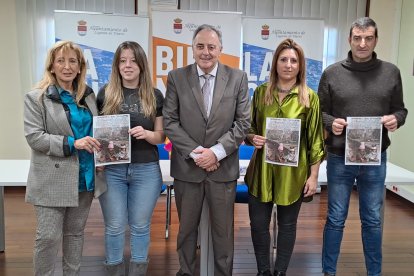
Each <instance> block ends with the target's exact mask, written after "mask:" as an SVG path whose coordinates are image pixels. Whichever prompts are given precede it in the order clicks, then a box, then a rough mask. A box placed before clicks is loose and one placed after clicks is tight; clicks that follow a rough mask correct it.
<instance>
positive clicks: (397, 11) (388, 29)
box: [369, 0, 414, 171]
mask: <svg viewBox="0 0 414 276" xmlns="http://www.w3.org/2000/svg"><path fill="white" fill-rule="evenodd" d="M369 16H370V17H371V18H372V19H374V20H375V22H376V23H377V25H378V33H379V41H378V44H377V47H376V49H375V51H376V52H377V54H378V57H379V58H380V59H382V60H386V61H389V62H392V63H394V64H396V65H397V66H398V68H399V69H400V71H401V78H402V81H403V89H404V102H405V106H406V108H407V109H408V116H407V120H406V123H405V125H404V126H403V127H401V128H400V129H398V130H397V131H396V132H394V133H392V134H390V137H391V147H390V149H389V151H388V153H389V161H391V162H392V163H394V164H396V165H398V166H401V167H403V168H406V169H408V170H410V171H414V162H413V161H412V156H413V155H414V146H413V145H412V137H413V130H414V121H413V115H412V114H413V112H414V110H413V107H414V96H413V93H412V91H413V90H414V76H413V70H414V68H413V66H414V64H413V63H414V46H413V45H414V36H413V31H412V28H413V26H414V1H412V0H371V6H370V13H369Z"/></svg>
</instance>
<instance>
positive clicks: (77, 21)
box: [55, 11, 149, 93]
mask: <svg viewBox="0 0 414 276" xmlns="http://www.w3.org/2000/svg"><path fill="white" fill-rule="evenodd" d="M55 40H56V41H59V40H70V41H73V42H74V43H76V44H78V45H79V46H80V47H81V48H82V49H83V53H84V56H85V59H86V62H87V72H86V80H87V83H88V85H89V86H90V87H92V89H93V91H94V92H95V93H98V91H99V89H100V88H101V87H102V86H103V85H104V84H106V83H107V82H108V81H109V76H110V74H111V68H112V59H113V56H114V53H115V51H116V48H117V47H118V45H119V44H121V43H122V42H124V41H126V40H132V41H136V42H138V44H139V45H141V47H142V48H143V49H144V51H145V53H146V54H147V56H148V41H149V19H148V17H142V16H135V15H114V14H103V13H85V12H75V11H55Z"/></svg>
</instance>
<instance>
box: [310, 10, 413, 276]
mask: <svg viewBox="0 0 414 276" xmlns="http://www.w3.org/2000/svg"><path fill="white" fill-rule="evenodd" d="M348 40H349V44H350V46H351V51H350V52H349V54H348V58H347V59H345V60H343V61H341V62H338V63H335V64H333V65H331V66H329V67H328V68H327V69H326V70H325V71H324V73H323V74H322V78H321V81H320V84H319V89H318V95H319V97H320V103H321V109H322V115H323V123H324V127H325V129H326V131H327V132H328V137H327V140H326V145H327V151H328V158H327V178H328V215H327V219H326V224H325V229H324V236H323V252H322V267H323V271H324V273H325V275H335V273H336V265H337V260H338V256H339V251H340V246H341V241H342V236H343V229H344V225H345V220H346V217H347V214H348V207H349V199H350V195H351V191H352V187H353V185H354V183H355V181H356V183H357V187H358V194H359V207H360V218H361V223H362V243H363V250H364V256H365V264H366V268H367V272H368V275H381V265H382V249H381V248H382V227H381V223H382V222H381V209H382V207H383V203H384V202H383V199H384V192H385V187H384V183H385V175H386V163H387V153H386V150H387V148H388V147H389V145H390V139H389V137H388V132H389V131H390V132H393V131H395V130H396V129H397V128H399V127H400V126H402V125H403V124H404V122H405V118H406V116H407V109H406V108H405V107H404V102H403V91H402V84H401V76H400V71H399V70H398V68H397V67H396V66H395V65H393V64H391V63H388V62H385V61H382V60H380V59H377V55H376V53H375V52H374V49H375V46H376V44H377V41H378V30H377V26H376V24H375V22H374V21H373V20H372V19H370V18H368V17H364V18H360V19H357V20H356V21H355V22H354V23H352V25H351V29H350V33H349V38H348ZM351 116H352V117H369V116H378V117H381V118H382V119H381V122H382V125H383V129H382V146H381V149H380V150H381V164H380V166H364V165H360V166H356V165H353V166H350V165H345V158H344V154H345V133H346V126H347V122H346V118H347V117H351ZM378 150H379V149H378Z"/></svg>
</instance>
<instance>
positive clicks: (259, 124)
mask: <svg viewBox="0 0 414 276" xmlns="http://www.w3.org/2000/svg"><path fill="white" fill-rule="evenodd" d="M267 85H268V84H267V83H265V84H262V85H260V86H259V87H257V88H256V90H255V92H254V95H253V100H252V105H251V128H250V130H249V133H250V134H257V135H261V136H265V131H266V118H267V117H273V118H290V119H300V120H301V132H300V149H299V161H298V167H289V166H279V165H274V164H269V163H266V162H264V160H265V155H264V147H263V148H262V149H260V150H257V149H255V153H254V155H256V156H253V157H252V160H251V162H250V164H249V168H248V170H247V172H246V176H245V182H246V183H247V185H248V186H249V192H250V193H251V194H252V195H254V196H256V197H258V198H259V199H260V201H262V202H273V203H276V204H278V205H290V204H292V203H294V202H296V201H297V200H298V199H299V198H300V197H301V194H302V190H303V187H304V185H305V183H306V180H307V179H308V176H309V172H310V165H313V164H315V163H317V162H319V161H321V160H322V159H323V158H324V156H325V152H324V141H323V127H322V114H321V111H320V108H319V98H318V96H317V94H316V93H315V92H314V91H313V90H311V89H310V88H309V100H310V107H308V108H307V107H304V106H302V105H300V103H299V99H298V89H297V88H295V89H293V90H292V91H291V93H290V94H288V95H287V96H286V97H285V98H284V99H283V101H282V102H281V103H280V102H279V99H278V97H277V93H276V92H275V93H274V95H275V97H274V102H273V104H272V105H269V106H266V105H265V104H264V97H265V91H266V89H267Z"/></svg>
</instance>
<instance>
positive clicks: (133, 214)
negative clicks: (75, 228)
mask: <svg viewBox="0 0 414 276" xmlns="http://www.w3.org/2000/svg"><path fill="white" fill-rule="evenodd" d="M105 175H106V181H107V184H108V190H107V191H106V192H105V193H104V194H102V195H101V196H100V197H99V202H100V204H101V209H102V213H103V216H104V221H105V252H106V264H108V265H114V264H119V263H122V262H123V253H124V244H125V230H126V225H127V224H129V228H130V234H131V237H130V242H131V261H132V262H136V263H143V262H147V258H148V248H149V244H150V225H151V217H152V213H153V210H154V208H155V204H156V202H157V199H158V197H159V195H160V191H161V185H162V178H161V170H160V166H159V163H158V162H149V163H132V164H117V165H110V166H106V167H105Z"/></svg>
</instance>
